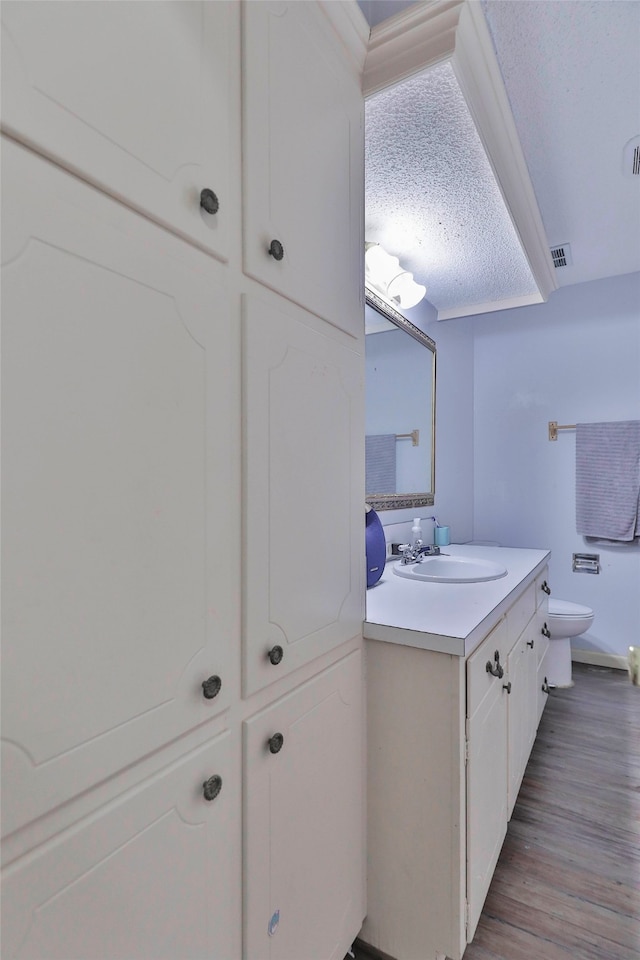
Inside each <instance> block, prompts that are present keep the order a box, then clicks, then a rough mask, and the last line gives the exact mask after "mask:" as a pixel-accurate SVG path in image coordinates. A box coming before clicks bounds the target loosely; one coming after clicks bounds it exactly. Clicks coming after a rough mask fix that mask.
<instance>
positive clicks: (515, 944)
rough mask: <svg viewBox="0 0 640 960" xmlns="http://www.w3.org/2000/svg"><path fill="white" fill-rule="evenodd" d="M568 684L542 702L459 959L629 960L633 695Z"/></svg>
mask: <svg viewBox="0 0 640 960" xmlns="http://www.w3.org/2000/svg"><path fill="white" fill-rule="evenodd" d="M573 679H574V686H573V687H571V688H569V689H563V690H555V691H553V692H552V693H551V695H550V696H549V699H548V702H547V706H546V709H545V712H544V714H543V717H542V720H541V722H540V727H539V728H538V736H537V738H536V742H535V745H534V748H533V751H532V753H531V758H530V760H529V764H528V766H527V770H526V772H525V776H524V780H523V782H522V787H521V789H520V793H519V796H518V800H517V802H516V806H515V808H514V811H513V815H512V818H511V821H510V823H509V827H508V831H507V837H506V840H505V842H504V846H503V848H502V852H501V855H500V859H499V861H498V865H497V868H496V871H495V874H494V877H493V882H492V884H491V887H490V888H489V893H488V895H487V899H486V901H485V905H484V910H483V912H482V916H481V918H480V922H479V924H478V928H477V930H476V933H475V936H474V939H473V942H472V943H470V944H469V945H468V946H467V949H466V951H465V954H464V960H640V687H634V686H633V685H632V684H631V683H630V681H629V677H628V675H627V673H626V672H624V671H622V670H609V669H607V668H603V667H592V666H587V665H585V664H577V663H574V665H573ZM354 951H355V954H356V958H357V960H374V958H373V957H370V955H369V954H368V953H366V952H365V950H364V949H363V947H362V945H360V944H359V943H358V941H356V945H355V948H354ZM377 957H379V955H375V960H377ZM402 960H431V958H426V957H404V958H402Z"/></svg>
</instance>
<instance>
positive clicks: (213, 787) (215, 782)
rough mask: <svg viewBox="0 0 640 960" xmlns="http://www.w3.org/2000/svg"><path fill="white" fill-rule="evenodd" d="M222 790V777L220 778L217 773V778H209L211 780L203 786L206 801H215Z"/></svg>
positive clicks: (206, 781)
mask: <svg viewBox="0 0 640 960" xmlns="http://www.w3.org/2000/svg"><path fill="white" fill-rule="evenodd" d="M221 790H222V777H219V776H218V774H217V773H216V774H215V776H213V777H209V779H208V780H205V782H204V783H203V784H202V793H203V794H204V798H205V800H215V798H216V797H217V796H218V794H219V793H220V791H221Z"/></svg>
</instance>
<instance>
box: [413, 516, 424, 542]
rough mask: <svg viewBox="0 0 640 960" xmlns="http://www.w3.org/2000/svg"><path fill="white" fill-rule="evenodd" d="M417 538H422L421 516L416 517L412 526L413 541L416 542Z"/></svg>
mask: <svg viewBox="0 0 640 960" xmlns="http://www.w3.org/2000/svg"><path fill="white" fill-rule="evenodd" d="M416 540H422V527H421V525H420V517H416V518H415V519H414V521H413V526H412V527H411V541H412V543H415V542H416Z"/></svg>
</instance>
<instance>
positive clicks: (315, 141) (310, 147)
mask: <svg viewBox="0 0 640 960" xmlns="http://www.w3.org/2000/svg"><path fill="white" fill-rule="evenodd" d="M339 50H340V47H339V46H338V45H337V44H336V38H335V35H334V34H332V30H331V26H330V24H329V22H328V20H327V19H326V17H325V16H324V14H323V13H322V10H321V8H320V5H319V4H315V3H299V2H291V0H289V2H282V0H278V2H261V3H245V4H244V6H243V96H244V103H243V122H244V133H243V166H244V204H243V220H244V265H245V270H246V272H247V273H248V274H250V275H251V276H252V277H255V278H256V279H257V280H260V281H261V282H262V283H265V284H266V285H267V286H269V287H271V288H272V289H274V290H277V291H278V292H279V293H282V294H284V296H286V297H288V298H289V299H291V300H294V301H296V302H297V303H299V304H301V305H302V306H303V307H306V308H307V309H308V310H311V311H313V312H314V313H316V314H318V315H319V316H321V317H322V318H323V319H325V320H328V321H329V322H330V323H333V324H335V325H336V326H338V327H341V328H342V329H343V330H346V331H347V332H348V333H351V334H353V336H358V337H359V336H361V334H362V332H363V316H364V312H363V311H364V305H363V291H364V287H363V263H364V237H363V232H362V231H363V226H362V223H363V218H362V205H363V190H364V187H363V169H364V159H363V157H364V146H363V143H364V140H363V130H364V123H363V100H362V94H361V90H360V82H359V78H358V77H356V76H355V72H354V73H352V72H351V71H350V70H349V69H348V68H347V67H346V66H345V63H344V61H343V60H342V59H341V58H340V55H339ZM272 240H277V241H278V242H279V243H280V244H281V245H282V247H283V250H284V256H283V258H282V259H281V260H279V261H278V260H276V259H274V257H273V256H270V255H269V252H268V251H269V248H270V244H271V241H272Z"/></svg>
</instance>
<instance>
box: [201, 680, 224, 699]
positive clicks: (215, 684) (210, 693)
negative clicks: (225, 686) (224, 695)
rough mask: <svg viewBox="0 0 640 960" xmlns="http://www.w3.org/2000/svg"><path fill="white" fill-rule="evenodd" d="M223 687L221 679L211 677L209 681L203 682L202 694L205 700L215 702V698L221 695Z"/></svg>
mask: <svg viewBox="0 0 640 960" xmlns="http://www.w3.org/2000/svg"><path fill="white" fill-rule="evenodd" d="M221 687H222V680H221V679H220V677H217V676H213V677H209V679H208V680H203V681H202V693H203V695H204V698H205V700H213V698H214V697H217V696H218V694H219V693H220V689H221Z"/></svg>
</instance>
